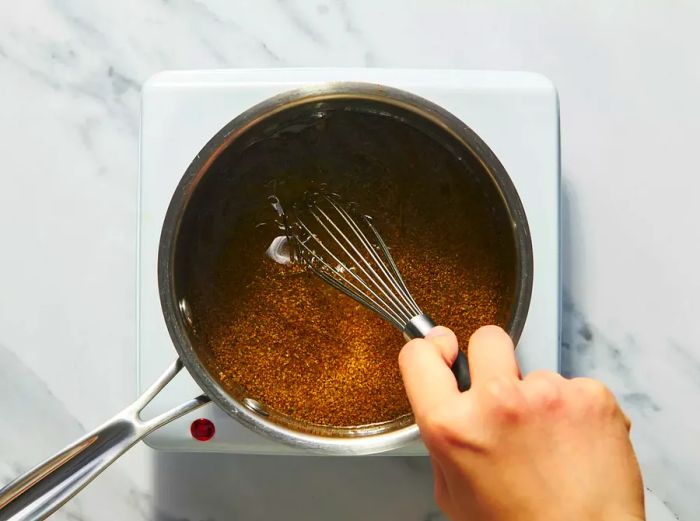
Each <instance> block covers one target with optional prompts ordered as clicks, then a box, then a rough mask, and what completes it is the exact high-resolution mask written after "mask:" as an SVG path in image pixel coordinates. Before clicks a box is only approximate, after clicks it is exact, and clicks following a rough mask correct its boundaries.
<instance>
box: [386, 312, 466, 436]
mask: <svg viewBox="0 0 700 521" xmlns="http://www.w3.org/2000/svg"><path fill="white" fill-rule="evenodd" d="M457 350H458V347H457V337H456V336H455V334H454V333H453V332H452V331H451V330H449V329H447V328H446V327H441V326H437V327H434V328H433V329H432V330H431V331H430V333H428V335H427V336H426V337H425V338H416V339H414V340H411V341H410V342H408V343H407V344H406V345H405V346H404V347H403V349H401V352H400V353H399V368H400V369H401V376H402V377H403V383H404V387H405V388H406V395H407V396H408V401H409V402H410V403H411V408H412V409H413V414H414V415H415V416H416V421H417V422H418V423H419V424H420V422H421V420H422V419H423V418H424V417H425V415H426V414H427V413H429V412H430V411H431V410H433V409H434V408H435V407H438V406H439V405H440V404H443V403H445V401H448V400H449V399H450V397H452V396H459V395H460V392H459V389H457V382H456V381H455V378H454V375H453V374H452V370H451V369H450V366H451V365H452V362H453V361H454V360H455V358H456V357H457Z"/></svg>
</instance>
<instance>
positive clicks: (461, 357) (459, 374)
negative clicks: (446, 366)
mask: <svg viewBox="0 0 700 521" xmlns="http://www.w3.org/2000/svg"><path fill="white" fill-rule="evenodd" d="M452 373H453V374H454V375H455V378H456V379H457V387H458V388H459V390H460V391H467V390H469V387H471V385H472V381H471V378H470V377H469V362H468V361H467V356H466V355H465V354H464V352H463V351H462V350H461V349H460V350H459V352H458V353H457V358H456V359H455V361H454V362H453V363H452Z"/></svg>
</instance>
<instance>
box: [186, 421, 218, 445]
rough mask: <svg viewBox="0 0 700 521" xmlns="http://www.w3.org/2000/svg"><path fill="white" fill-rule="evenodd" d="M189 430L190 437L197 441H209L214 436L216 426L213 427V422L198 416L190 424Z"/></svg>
mask: <svg viewBox="0 0 700 521" xmlns="http://www.w3.org/2000/svg"><path fill="white" fill-rule="evenodd" d="M190 432H191V433H192V437H193V438H194V439H195V440H197V441H209V440H210V439H212V438H213V437H214V433H215V432H216V427H214V424H213V423H212V422H211V421H210V420H207V419H206V418H199V419H198V420H195V421H193V422H192V425H190Z"/></svg>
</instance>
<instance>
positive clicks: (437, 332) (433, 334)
mask: <svg viewBox="0 0 700 521" xmlns="http://www.w3.org/2000/svg"><path fill="white" fill-rule="evenodd" d="M441 336H447V333H445V332H444V331H443V330H442V329H438V328H437V327H434V328H433V329H431V330H430V331H428V334H427V335H425V338H427V339H431V338H439V337H441Z"/></svg>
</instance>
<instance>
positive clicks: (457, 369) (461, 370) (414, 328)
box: [403, 313, 471, 391]
mask: <svg viewBox="0 0 700 521" xmlns="http://www.w3.org/2000/svg"><path fill="white" fill-rule="evenodd" d="M435 325H436V324H435V322H433V319H432V318H430V317H429V316H428V315H426V314H425V313H423V314H421V315H417V316H415V317H413V318H412V319H411V320H409V322H408V324H406V326H405V327H404V330H403V335H404V337H405V338H406V339H407V340H413V339H414V338H424V337H425V336H426V335H427V334H428V333H429V332H430V330H431V329H433V328H434V327H435ZM452 373H453V374H454V375H455V379H456V380H457V387H458V388H459V390H460V391H467V390H468V389H469V387H471V378H470V377H469V362H468V361H467V357H466V355H465V354H464V352H462V350H461V349H460V350H459V351H458V352H457V358H456V359H455V361H454V362H453V363H452Z"/></svg>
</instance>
